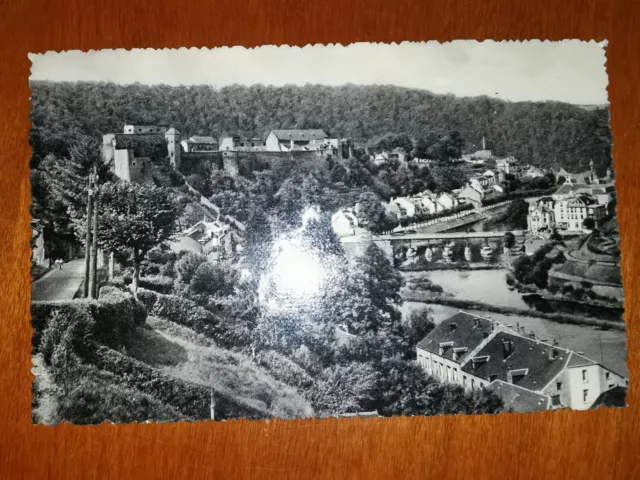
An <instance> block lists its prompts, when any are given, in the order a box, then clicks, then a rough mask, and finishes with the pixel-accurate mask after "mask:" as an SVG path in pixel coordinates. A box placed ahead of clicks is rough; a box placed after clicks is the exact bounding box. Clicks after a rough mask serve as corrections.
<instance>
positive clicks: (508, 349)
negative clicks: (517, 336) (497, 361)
mask: <svg viewBox="0 0 640 480" xmlns="http://www.w3.org/2000/svg"><path fill="white" fill-rule="evenodd" d="M502 351H503V353H504V358H509V356H510V355H511V354H512V353H513V342H512V341H511V340H505V339H503V340H502Z"/></svg>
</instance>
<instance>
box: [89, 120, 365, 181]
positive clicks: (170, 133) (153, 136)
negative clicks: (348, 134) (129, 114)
mask: <svg viewBox="0 0 640 480" xmlns="http://www.w3.org/2000/svg"><path fill="white" fill-rule="evenodd" d="M102 156H103V158H104V159H105V161H107V162H110V163H112V164H113V170H114V173H115V174H116V175H117V176H118V177H120V178H121V179H123V180H125V181H128V182H141V183H142V182H148V181H151V180H152V172H153V166H154V165H157V164H159V163H161V162H162V161H163V160H168V161H169V164H170V166H171V167H173V168H174V169H176V170H181V169H182V167H183V166H184V167H189V166H191V165H193V164H194V163H196V162H200V161H202V160H211V161H213V162H214V163H215V164H217V165H218V167H219V168H222V169H224V170H225V171H227V172H228V173H229V174H231V175H233V176H236V175H238V174H239V173H241V171H242V170H243V169H245V170H246V169H251V168H252V166H254V165H255V164H256V162H257V163H260V162H268V163H276V162H289V161H293V162H297V163H310V164H311V163H315V162H317V161H318V160H319V159H324V158H328V157H329V156H333V157H336V158H350V157H351V156H353V142H352V141H351V140H348V139H336V138H329V136H328V135H327V134H326V133H325V132H324V131H323V130H319V129H313V130H301V129H295V130H271V131H270V132H269V135H268V136H267V137H266V140H264V141H263V140H262V139H260V138H243V137H240V136H237V135H236V136H227V137H223V138H221V139H220V141H217V140H216V139H215V138H214V137H211V136H192V137H190V138H188V139H182V136H181V134H180V132H179V131H178V130H176V129H175V128H173V127H172V128H169V129H166V128H165V127H158V126H145V125H125V126H124V129H123V133H107V134H105V135H103V137H102Z"/></svg>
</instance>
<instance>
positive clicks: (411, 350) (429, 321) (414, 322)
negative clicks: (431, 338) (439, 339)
mask: <svg viewBox="0 0 640 480" xmlns="http://www.w3.org/2000/svg"><path fill="white" fill-rule="evenodd" d="M435 327H436V324H435V323H434V321H433V310H431V309H430V308H426V307H425V308H420V309H418V310H414V311H413V312H411V314H410V315H409V318H408V319H407V320H406V321H405V323H404V325H403V329H404V339H405V352H406V353H405V354H406V356H407V358H415V355H416V345H418V343H419V342H420V341H421V340H422V339H423V338H424V337H426V336H427V335H428V334H429V333H430V332H431V331H432V330H433V329H434V328H435Z"/></svg>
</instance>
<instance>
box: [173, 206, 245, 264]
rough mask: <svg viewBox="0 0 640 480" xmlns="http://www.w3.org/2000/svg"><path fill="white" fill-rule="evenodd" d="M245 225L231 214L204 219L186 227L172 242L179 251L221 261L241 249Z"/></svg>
mask: <svg viewBox="0 0 640 480" xmlns="http://www.w3.org/2000/svg"><path fill="white" fill-rule="evenodd" d="M244 231H245V226H244V224H242V223H241V222H239V221H238V220H236V219H234V218H233V217H230V216H228V215H227V216H224V217H219V218H217V219H215V220H211V221H209V220H207V218H204V219H203V220H201V221H199V222H196V223H195V224H193V225H191V226H189V227H187V228H184V229H183V231H182V232H181V233H180V234H179V235H177V236H176V238H175V239H174V241H173V242H172V243H171V244H170V246H171V249H172V250H173V251H174V252H176V253H179V252H181V251H188V252H193V253H198V254H200V255H204V256H206V257H208V258H209V259H210V260H215V261H220V260H225V259H229V258H232V257H233V256H234V255H235V254H236V253H237V252H239V251H241V249H242V243H243V240H244Z"/></svg>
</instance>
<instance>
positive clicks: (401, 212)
mask: <svg viewBox="0 0 640 480" xmlns="http://www.w3.org/2000/svg"><path fill="white" fill-rule="evenodd" d="M386 209H387V211H388V212H389V213H391V214H393V215H395V216H396V217H398V219H401V218H413V217H415V216H416V205H415V204H414V203H413V202H412V201H411V199H409V198H407V197H398V198H395V199H394V198H392V199H391V201H390V202H389V203H388V204H387V205H386Z"/></svg>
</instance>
